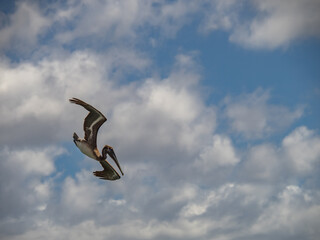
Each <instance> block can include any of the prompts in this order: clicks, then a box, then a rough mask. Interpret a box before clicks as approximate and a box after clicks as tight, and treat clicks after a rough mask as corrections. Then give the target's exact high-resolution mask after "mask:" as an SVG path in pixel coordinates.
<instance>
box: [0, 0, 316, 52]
mask: <svg viewBox="0 0 320 240" xmlns="http://www.w3.org/2000/svg"><path fill="white" fill-rule="evenodd" d="M319 8H320V5H319V2H318V1H317V0H308V1H307V2H304V3H301V1H298V0H294V1H291V0H282V1H274V0H268V1H263V2H260V1H254V0H248V1H242V2H241V3H239V1H234V0H229V1H221V0H213V1H206V0H204V1H197V3H195V2H193V1H181V0H178V1H169V2H168V1H166V2H160V1H156V0H155V1H137V0H132V1H120V2H119V1H115V0H111V1H90V2H88V1H81V2H80V3H79V2H77V3H76V2H74V1H65V2H63V3H54V4H49V5H48V6H47V7H46V8H45V9H40V8H39V6H37V4H36V3H32V4H31V3H29V2H24V1H22V2H19V3H17V4H16V6H15V11H14V13H12V14H10V15H9V16H6V15H3V17H2V18H1V19H0V20H1V23H2V24H1V28H0V33H1V34H0V36H1V37H0V48H1V49H3V50H5V51H7V50H8V49H11V50H15V51H17V50H18V51H20V54H21V51H22V50H23V51H25V49H26V48H25V46H28V48H27V49H29V50H28V51H29V52H28V53H30V52H32V51H31V50H36V51H38V50H39V49H35V48H34V47H35V44H36V43H38V42H41V40H42V39H44V38H46V37H48V36H51V35H53V39H51V41H50V44H54V45H57V46H60V45H61V44H65V45H67V46H70V44H73V43H74V42H75V41H76V40H78V42H77V44H78V45H79V46H80V45H84V46H88V45H90V46H105V45H106V43H110V42H112V43H114V44H118V45H119V44H120V43H121V42H122V43H124V42H126V43H130V44H132V43H133V42H136V41H137V39H140V40H143V39H142V38H141V37H140V36H139V35H141V36H145V33H146V32H147V31H149V30H152V29H157V30H159V32H160V35H162V36H164V37H173V36H174V35H175V34H176V33H177V32H178V31H179V30H180V29H181V28H182V27H183V26H185V25H187V24H189V23H191V22H193V21H194V20H195V19H197V17H198V15H199V13H201V15H202V17H201V21H200V22H201V24H200V25H199V29H200V30H201V32H211V31H215V30H220V29H222V30H225V31H227V32H229V34H230V41H232V42H235V43H238V44H241V45H243V46H245V47H249V48H262V49H263V48H267V49H273V48H277V47H281V46H287V45H288V44H290V43H291V42H292V41H294V40H296V39H302V38H305V37H309V36H311V37H319V34H320V32H319V30H318V27H317V26H318V25H319V22H320V18H319V16H318V15H319V14H317V13H318V11H319ZM249 10H250V11H251V12H252V17H251V18H250V19H247V18H245V17H244V16H245V14H244V13H245V12H247V11H249ZM75 19H77V20H76V21H75ZM97 39H99V40H97ZM79 40H80V42H79ZM145 40H146V41H144V42H145V43H150V42H151V43H152V45H154V44H155V39H154V38H152V37H151V38H148V39H145Z"/></svg>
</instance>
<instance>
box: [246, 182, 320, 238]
mask: <svg viewBox="0 0 320 240" xmlns="http://www.w3.org/2000/svg"><path fill="white" fill-rule="evenodd" d="M317 195H318V196H317ZM277 198H278V200H277V201H275V202H273V203H270V204H269V206H268V207H267V208H265V209H264V211H263V213H262V214H261V216H260V217H259V218H258V219H257V221H256V223H254V224H253V225H252V227H251V228H250V229H249V232H251V234H254V235H257V236H259V235H261V234H268V235H269V234H270V233H274V235H275V237H276V236H277V237H278V238H281V236H282V237H283V235H282V234H283V230H286V231H287V232H288V233H289V234H288V237H289V236H290V237H291V238H297V239H298V238H300V237H303V238H304V239H316V238H317V237H316V236H318V235H319V233H320V232H319V228H318V227H317V226H319V223H320V222H319V217H318V215H319V213H320V204H319V193H318V192H316V193H312V192H308V191H307V192H306V191H303V190H302V189H301V188H299V187H298V186H294V185H289V186H287V187H286V188H285V189H284V190H283V191H282V192H281V193H279V195H278V196H277ZM311 199H312V200H313V201H315V202H316V203H315V204H312V200H311ZM310 229H313V231H310Z"/></svg>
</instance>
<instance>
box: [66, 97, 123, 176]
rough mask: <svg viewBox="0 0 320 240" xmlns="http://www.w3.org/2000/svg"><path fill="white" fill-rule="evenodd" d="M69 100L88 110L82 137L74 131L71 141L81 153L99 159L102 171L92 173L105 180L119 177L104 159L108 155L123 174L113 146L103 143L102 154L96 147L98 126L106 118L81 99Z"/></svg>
mask: <svg viewBox="0 0 320 240" xmlns="http://www.w3.org/2000/svg"><path fill="white" fill-rule="evenodd" d="M69 101H70V102H71V103H75V104H78V105H81V106H83V107H84V108H85V109H87V110H88V111H89V114H88V115H87V116H86V118H85V119H84V123H83V130H84V138H79V137H78V135H77V134H76V133H74V134H73V141H74V143H75V144H76V146H77V147H78V148H79V149H80V151H81V152H82V153H83V154H85V155H87V156H88V157H90V158H92V159H94V160H97V161H99V162H100V164H101V166H102V167H103V168H104V170H103V171H96V172H94V173H93V174H94V175H95V176H97V177H99V178H101V179H105V180H116V179H119V178H120V175H119V173H118V172H117V171H116V170H115V169H114V168H113V167H112V166H111V165H110V163H109V162H108V161H107V160H106V159H107V155H109V156H110V157H111V158H112V159H113V160H114V161H115V163H116V164H117V166H118V168H119V169H120V172H121V174H122V175H123V172H122V170H121V167H120V164H119V162H118V159H117V157H116V155H115V153H114V151H113V148H112V147H110V146H108V145H105V146H104V147H103V149H102V155H101V154H100V152H99V150H98V148H97V134H98V130H99V128H100V126H101V125H102V124H103V123H104V122H105V121H107V118H106V117H105V116H104V115H103V114H102V113H101V112H99V111H98V110H97V109H95V108H94V107H92V106H91V105H89V104H87V103H85V102H84V101H81V100H80V99H77V98H72V99H69Z"/></svg>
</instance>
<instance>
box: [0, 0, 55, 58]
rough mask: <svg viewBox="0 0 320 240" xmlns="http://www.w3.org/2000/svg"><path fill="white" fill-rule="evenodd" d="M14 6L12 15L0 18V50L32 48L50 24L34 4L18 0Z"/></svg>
mask: <svg viewBox="0 0 320 240" xmlns="http://www.w3.org/2000/svg"><path fill="white" fill-rule="evenodd" d="M15 8H16V10H15V12H14V13H13V14H12V15H10V16H3V18H2V19H0V21H1V22H0V50H6V49H10V48H11V47H12V48H15V49H17V50H18V51H20V52H21V51H26V49H28V48H30V47H31V48H33V47H34V46H35V45H36V43H37V41H38V38H39V36H41V34H43V33H44V31H45V30H46V29H47V28H48V27H49V26H50V24H51V21H50V20H49V19H48V18H46V17H45V16H44V15H43V13H42V12H41V11H40V9H39V8H38V6H37V5H36V4H31V3H28V2H23V1H20V2H18V3H17V4H16V6H15Z"/></svg>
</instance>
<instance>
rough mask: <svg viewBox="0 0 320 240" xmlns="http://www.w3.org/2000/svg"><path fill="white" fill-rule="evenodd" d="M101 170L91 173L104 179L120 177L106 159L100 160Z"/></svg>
mask: <svg viewBox="0 0 320 240" xmlns="http://www.w3.org/2000/svg"><path fill="white" fill-rule="evenodd" d="M100 164H101V166H102V167H103V168H104V170H103V171H96V172H93V175H95V176H96V177H98V178H100V179H104V180H117V179H119V178H120V175H119V173H117V171H116V170H115V169H114V168H113V167H112V166H111V165H110V164H109V163H108V162H107V160H104V161H100Z"/></svg>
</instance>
